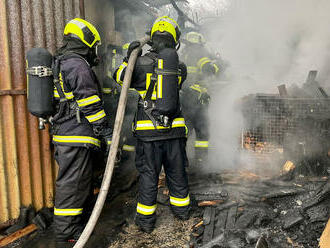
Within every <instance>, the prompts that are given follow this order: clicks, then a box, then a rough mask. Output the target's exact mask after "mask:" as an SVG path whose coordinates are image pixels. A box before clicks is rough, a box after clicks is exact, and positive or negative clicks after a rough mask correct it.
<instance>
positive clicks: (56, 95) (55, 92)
mask: <svg viewBox="0 0 330 248" xmlns="http://www.w3.org/2000/svg"><path fill="white" fill-rule="evenodd" d="M54 97H55V98H60V95H59V94H58V92H57V89H54Z"/></svg>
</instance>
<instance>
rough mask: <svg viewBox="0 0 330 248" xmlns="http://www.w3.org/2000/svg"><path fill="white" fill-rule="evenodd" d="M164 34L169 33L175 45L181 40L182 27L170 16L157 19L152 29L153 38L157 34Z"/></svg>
mask: <svg viewBox="0 0 330 248" xmlns="http://www.w3.org/2000/svg"><path fill="white" fill-rule="evenodd" d="M157 31H158V32H160V33H164V32H167V33H169V34H170V35H172V37H173V39H174V41H175V43H177V42H178V41H179V39H180V34H181V33H180V27H179V25H178V24H177V22H176V21H175V20H173V19H172V18H170V17H168V16H162V17H159V18H157V19H156V21H155V22H154V24H153V26H152V29H151V38H152V37H153V35H154V34H155V32H157Z"/></svg>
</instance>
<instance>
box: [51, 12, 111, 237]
mask: <svg viewBox="0 0 330 248" xmlns="http://www.w3.org/2000/svg"><path fill="white" fill-rule="evenodd" d="M100 43H101V38H100V35H99V33H98V31H97V30H96V28H95V27H94V26H93V25H92V24H91V23H89V22H87V21H85V20H83V19H79V18H75V19H73V20H71V21H69V22H68V23H67V24H66V26H65V29H64V40H63V46H62V47H61V48H59V49H58V50H57V52H56V54H55V62H54V67H53V73H54V78H55V80H54V82H55V83H54V84H55V88H54V91H55V92H54V96H55V105H56V114H55V115H54V116H53V121H52V123H53V125H52V133H53V143H54V145H55V159H56V161H57V163H58V165H59V171H58V176H57V179H56V195H55V207H54V224H55V234H56V241H57V242H68V241H75V240H77V239H78V238H79V236H80V234H81V232H82V230H83V228H84V223H83V219H84V216H85V215H86V214H87V211H88V210H87V209H86V207H87V206H88V202H89V200H88V198H89V197H90V195H91V192H92V184H91V181H92V168H93V165H95V164H97V163H99V162H100V161H99V160H98V157H99V151H100V148H101V146H102V145H104V146H105V147H108V145H109V144H110V142H111V135H112V130H111V128H109V127H108V117H107V116H106V114H105V112H104V108H103V101H102V92H101V87H100V84H99V82H98V80H97V78H96V75H95V73H94V72H93V70H92V68H91V67H92V66H95V65H97V63H98V61H99V59H98V55H97V48H98V46H99V45H100ZM101 161H102V160H101Z"/></svg>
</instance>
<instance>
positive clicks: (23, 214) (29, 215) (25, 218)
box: [5, 206, 36, 235]
mask: <svg viewBox="0 0 330 248" xmlns="http://www.w3.org/2000/svg"><path fill="white" fill-rule="evenodd" d="M35 215H36V212H35V210H34V208H33V207H32V206H29V207H21V209H20V215H19V217H18V221H17V223H16V224H15V225H13V226H11V227H9V228H8V229H7V230H6V231H5V234H7V235H8V234H12V233H14V232H16V231H18V230H20V229H22V228H24V227H26V226H27V225H29V224H30V223H32V219H33V218H34V217H35Z"/></svg>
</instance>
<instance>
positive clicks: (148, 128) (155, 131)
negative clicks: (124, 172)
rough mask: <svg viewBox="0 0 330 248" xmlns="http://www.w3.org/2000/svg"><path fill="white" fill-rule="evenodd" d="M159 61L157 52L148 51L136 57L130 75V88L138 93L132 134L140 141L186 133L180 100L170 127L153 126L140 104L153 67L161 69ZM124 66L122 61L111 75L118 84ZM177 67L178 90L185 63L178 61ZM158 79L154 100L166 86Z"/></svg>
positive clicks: (184, 70) (147, 86)
mask: <svg viewBox="0 0 330 248" xmlns="http://www.w3.org/2000/svg"><path fill="white" fill-rule="evenodd" d="M159 61H160V59H157V53H155V52H149V53H148V54H145V55H144V56H140V57H138V59H137V61H136V64H135V68H134V71H133V75H132V81H131V88H134V89H135V90H136V91H137V92H138V93H139V95H140V96H139V104H138V108H137V112H136V115H135V119H134V121H133V125H132V129H133V132H134V135H135V136H136V137H137V138H138V139H140V140H142V141H156V140H166V139H173V138H182V137H185V133H186V126H185V121H184V118H183V116H182V113H181V107H180V102H178V106H177V114H176V116H175V118H174V119H173V121H172V123H171V126H170V127H164V126H156V127H155V125H154V123H153V122H152V120H151V119H150V118H149V117H148V115H147V114H146V112H145V111H144V107H143V104H141V100H142V102H143V99H144V98H145V97H146V93H147V91H148V88H149V85H150V83H151V80H152V79H151V78H152V75H153V73H154V70H155V68H157V69H159V70H161V65H162V63H161V62H159ZM126 67H127V63H126V62H123V63H122V64H121V66H120V67H119V68H118V69H117V70H116V71H115V73H114V75H113V77H114V79H115V80H116V81H117V83H119V84H120V85H122V83H123V80H124V76H125V72H126ZM179 68H180V69H179V74H178V76H177V83H178V90H180V88H181V86H182V84H183V82H184V80H185V79H186V74H187V72H186V71H187V70H186V66H185V64H183V63H181V62H180V65H179ZM159 80H161V79H159V78H157V82H156V84H155V87H154V90H153V92H152V97H151V99H152V100H156V99H157V97H159V92H164V90H163V89H164V88H162V87H166V83H159Z"/></svg>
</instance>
